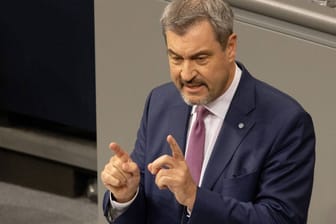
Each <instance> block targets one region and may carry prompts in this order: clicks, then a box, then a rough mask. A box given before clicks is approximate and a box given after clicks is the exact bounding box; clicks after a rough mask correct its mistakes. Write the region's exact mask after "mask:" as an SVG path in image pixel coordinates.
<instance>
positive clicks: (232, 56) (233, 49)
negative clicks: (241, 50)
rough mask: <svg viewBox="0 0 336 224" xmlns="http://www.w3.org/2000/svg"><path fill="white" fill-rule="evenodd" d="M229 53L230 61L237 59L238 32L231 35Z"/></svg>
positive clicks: (228, 46)
mask: <svg viewBox="0 0 336 224" xmlns="http://www.w3.org/2000/svg"><path fill="white" fill-rule="evenodd" d="M226 50H227V55H228V59H229V61H230V62H235V60H236V50H237V34H235V33H233V34H231V35H230V36H229V38H228V41H227V45H226Z"/></svg>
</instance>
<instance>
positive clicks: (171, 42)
mask: <svg viewBox="0 0 336 224" xmlns="http://www.w3.org/2000/svg"><path fill="white" fill-rule="evenodd" d="M166 38H167V47H168V49H169V50H172V51H174V52H176V53H178V54H181V55H190V54H193V53H196V52H197V51H201V50H210V49H213V48H217V47H219V48H220V47H221V46H220V44H219V42H218V41H217V39H216V36H215V33H214V31H213V28H212V26H211V25H210V23H209V22H208V21H207V20H203V21H200V22H198V23H195V24H193V25H192V26H190V27H189V28H188V29H187V30H186V32H185V33H183V34H178V33H176V32H174V31H172V30H167V31H166Z"/></svg>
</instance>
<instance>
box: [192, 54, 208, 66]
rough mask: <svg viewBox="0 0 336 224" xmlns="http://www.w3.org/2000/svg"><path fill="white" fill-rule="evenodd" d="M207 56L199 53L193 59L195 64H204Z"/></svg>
mask: <svg viewBox="0 0 336 224" xmlns="http://www.w3.org/2000/svg"><path fill="white" fill-rule="evenodd" d="M208 58H209V57H208V56H207V55H200V56H198V57H197V58H196V59H195V60H196V62H197V64H200V65H204V64H206V63H207V62H208Z"/></svg>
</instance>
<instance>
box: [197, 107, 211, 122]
mask: <svg viewBox="0 0 336 224" xmlns="http://www.w3.org/2000/svg"><path fill="white" fill-rule="evenodd" d="M196 113H197V120H200V119H201V120H203V119H204V118H205V117H206V116H207V115H208V114H209V111H208V109H206V108H205V107H204V106H197V108H196Z"/></svg>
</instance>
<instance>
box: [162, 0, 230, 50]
mask: <svg viewBox="0 0 336 224" xmlns="http://www.w3.org/2000/svg"><path fill="white" fill-rule="evenodd" d="M204 19H206V20H208V21H209V22H210V24H211V25H212V27H213V30H214V33H215V35H216V37H217V40H218V42H219V43H220V44H221V45H222V47H223V49H225V48H226V44H227V40H228V38H229V36H230V35H231V34H232V33H233V19H234V16H233V12H232V9H231V7H230V5H229V3H227V2H226V1H225V0H172V1H171V2H170V3H169V4H168V5H167V6H166V8H165V9H164V11H163V14H162V17H161V20H160V21H161V25H162V31H163V35H164V38H165V39H166V31H167V30H171V31H173V32H175V33H177V34H179V35H183V34H184V33H185V32H186V31H187V29H188V28H189V27H190V26H192V25H194V24H196V23H197V22H199V21H202V20H204Z"/></svg>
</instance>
